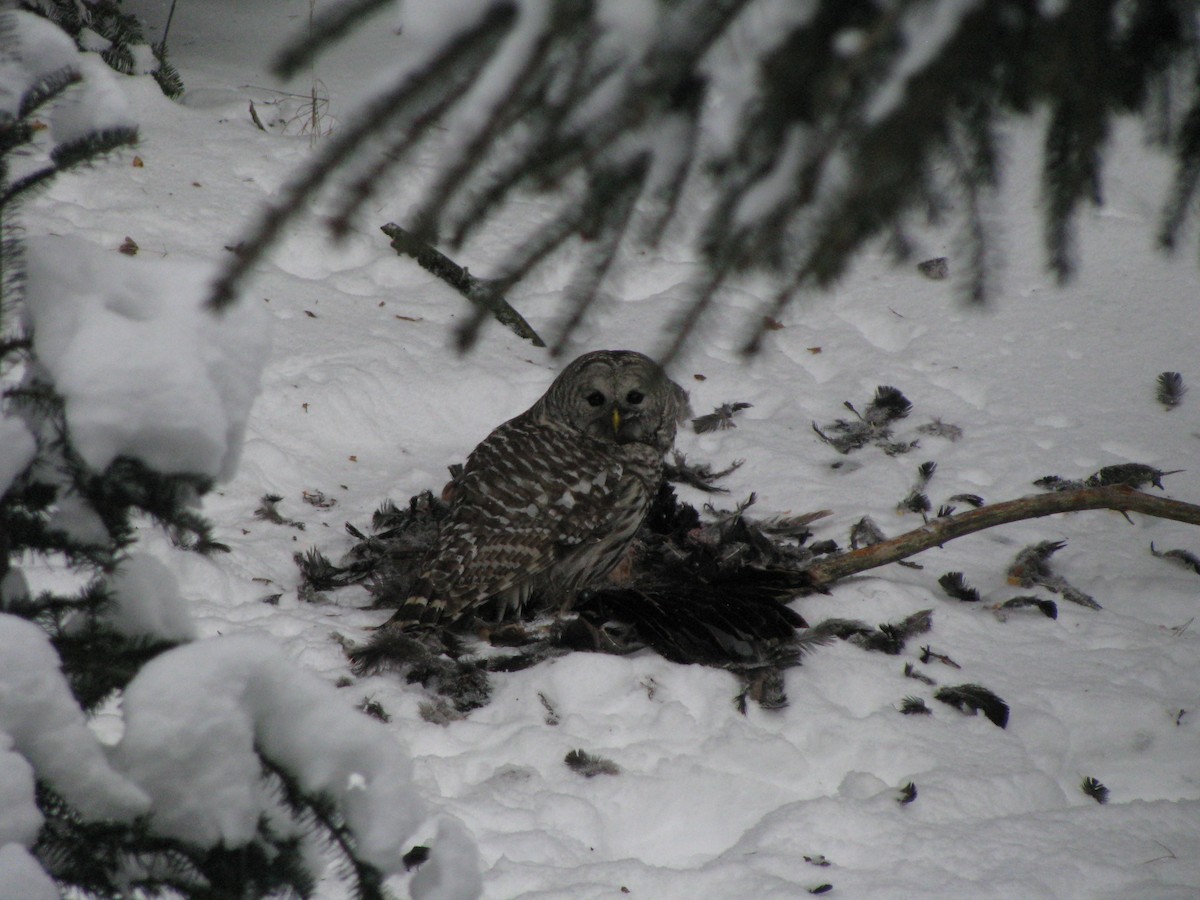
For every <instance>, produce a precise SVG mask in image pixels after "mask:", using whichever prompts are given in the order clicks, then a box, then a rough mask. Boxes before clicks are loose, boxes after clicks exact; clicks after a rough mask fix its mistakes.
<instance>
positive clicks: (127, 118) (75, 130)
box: [50, 54, 137, 143]
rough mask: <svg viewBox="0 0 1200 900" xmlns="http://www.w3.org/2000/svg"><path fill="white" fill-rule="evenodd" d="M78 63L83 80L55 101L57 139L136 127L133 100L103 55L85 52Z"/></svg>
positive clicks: (52, 126)
mask: <svg viewBox="0 0 1200 900" xmlns="http://www.w3.org/2000/svg"><path fill="white" fill-rule="evenodd" d="M76 66H77V67H78V69H79V71H80V72H81V73H82V75H83V83H82V84H81V85H79V86H78V87H76V88H75V89H74V90H71V91H69V92H68V93H67V94H66V95H65V96H64V97H63V99H62V100H60V101H59V102H58V103H57V104H55V106H54V111H53V112H52V113H51V115H50V133H51V134H52V135H53V136H54V139H55V140H56V141H58V142H59V143H67V142H69V141H77V140H80V139H81V138H84V137H87V135H88V134H89V133H91V132H94V131H104V130H107V129H119V128H136V127H137V122H136V121H135V120H134V118H133V114H132V112H131V111H130V109H129V102H128V101H127V100H126V99H125V95H124V94H123V93H122V92H121V88H120V87H119V86H118V84H117V80H116V78H115V76H114V75H113V72H112V70H111V69H110V68H108V66H107V65H106V64H105V63H104V61H103V60H102V59H101V58H100V57H99V56H95V55H92V54H84V55H81V56H80V57H79V59H78V61H77V62H76Z"/></svg>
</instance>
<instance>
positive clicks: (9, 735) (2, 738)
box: [0, 614, 147, 843]
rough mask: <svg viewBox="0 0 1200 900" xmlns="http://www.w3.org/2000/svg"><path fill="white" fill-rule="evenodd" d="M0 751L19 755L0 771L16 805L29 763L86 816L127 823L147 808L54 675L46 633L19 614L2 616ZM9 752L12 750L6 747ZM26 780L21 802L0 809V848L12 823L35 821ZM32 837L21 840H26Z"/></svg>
mask: <svg viewBox="0 0 1200 900" xmlns="http://www.w3.org/2000/svg"><path fill="white" fill-rule="evenodd" d="M0 658H2V659H3V660H4V667H3V668H2V669H0V750H8V751H9V753H10V754H11V751H14V750H15V751H16V753H17V754H19V756H18V757H12V756H11V755H10V756H9V760H8V761H7V763H8V764H5V765H4V766H3V767H0V778H2V779H3V783H4V788H3V794H4V795H5V797H6V799H15V798H13V794H14V793H15V792H16V791H15V788H16V787H17V786H18V783H17V782H14V781H13V772H14V767H13V765H12V764H11V763H12V761H13V760H14V759H15V760H16V762H17V763H18V764H19V765H17V767H16V770H17V773H18V774H17V777H18V778H20V777H21V776H20V769H21V764H23V761H22V760H21V759H20V757H24V760H28V761H29V764H30V765H32V767H33V772H34V773H35V774H36V775H37V777H38V778H40V779H43V780H45V781H46V782H47V783H48V784H49V785H50V786H51V787H52V788H54V790H56V791H57V792H58V793H59V794H61V795H62V796H63V797H64V798H65V799H66V800H67V801H68V802H69V803H72V804H73V805H75V806H76V807H77V808H78V809H79V811H80V813H81V814H82V815H84V816H85V817H88V818H96V819H98V818H112V819H120V820H128V819H131V818H133V817H134V816H135V815H137V814H139V813H142V812H144V811H145V809H146V805H147V798H146V795H145V794H144V793H142V791H140V790H139V789H138V788H137V786H135V785H134V784H132V783H130V782H129V781H128V780H127V779H125V778H124V777H123V776H122V775H121V774H120V773H118V772H117V771H115V770H114V769H113V768H112V767H111V766H110V765H109V763H108V760H107V759H106V758H105V756H104V751H103V750H102V748H101V747H100V744H99V742H98V741H97V740H96V738H95V736H94V735H93V734H92V732H91V731H90V730H89V729H88V726H87V723H86V721H85V719H84V716H83V713H82V712H81V711H80V709H79V707H78V706H77V705H76V704H75V700H74V698H73V697H72V696H71V691H70V688H69V687H68V686H67V682H66V679H65V678H64V677H63V675H62V672H61V671H60V670H59V659H58V654H57V653H56V652H55V650H54V648H53V647H52V646H51V645H50V640H49V638H48V637H47V636H46V633H45V632H44V631H42V629H41V628H39V627H38V626H37V625H34V624H33V623H31V622H27V621H25V620H24V619H19V618H17V617H16V616H11V615H5V614H0ZM9 748H11V749H9ZM32 788H33V785H32V782H31V781H30V782H29V785H28V792H27V797H26V802H27V804H28V806H23V805H22V804H20V803H16V804H13V803H5V804H4V805H3V806H2V807H0V842H10V841H12V840H14V839H15V838H16V835H15V834H13V833H12V832H13V830H14V828H15V826H14V824H13V817H17V818H19V819H25V818H26V817H28V815H29V814H30V813H32V815H34V816H39V817H40V813H38V811H37V807H36V806H34V804H33V790H32ZM34 836H36V828H35V829H34V833H33V834H26V835H25V836H24V837H25V842H26V843H28V842H31V841H32V838H33V837H34Z"/></svg>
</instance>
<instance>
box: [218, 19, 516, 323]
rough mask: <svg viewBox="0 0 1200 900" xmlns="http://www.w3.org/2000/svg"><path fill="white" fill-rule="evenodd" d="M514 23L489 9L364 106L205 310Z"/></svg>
mask: <svg viewBox="0 0 1200 900" xmlns="http://www.w3.org/2000/svg"><path fill="white" fill-rule="evenodd" d="M515 19H516V10H515V9H514V7H513V6H512V4H510V3H499V4H496V5H494V6H492V7H491V8H489V10H488V11H487V13H486V14H485V15H484V16H483V17H482V18H481V19H480V20H479V22H477V23H476V24H475V25H473V26H471V27H470V28H467V29H465V30H464V31H462V32H461V33H460V34H459V35H458V36H457V37H456V38H455V39H454V40H453V41H451V42H450V43H449V44H448V45H447V46H446V47H445V49H444V50H443V51H442V52H441V53H440V54H439V55H438V56H437V57H436V58H435V59H433V60H432V61H431V62H430V63H429V65H428V66H426V67H425V68H424V69H422V70H421V71H419V72H416V73H414V74H413V75H412V76H411V77H410V78H408V79H405V80H404V81H402V82H401V83H400V84H397V85H393V86H391V87H390V88H388V89H386V90H384V91H383V92H381V93H380V94H378V95H376V96H375V97H373V98H372V99H370V100H369V101H367V102H366V104H365V105H364V107H363V108H362V109H360V110H359V114H358V117H357V119H356V120H355V121H354V122H353V123H352V124H350V125H349V126H347V127H345V128H342V129H341V130H339V131H338V132H337V133H336V134H335V135H334V136H333V137H331V138H330V140H328V141H327V142H326V143H325V144H324V147H323V149H322V150H321V152H320V153H318V154H317V156H316V158H315V159H314V160H313V161H312V162H311V163H310V164H309V165H308V166H307V167H305V168H304V169H303V170H301V171H300V173H299V174H297V175H296V176H295V177H294V178H293V179H292V180H291V181H290V182H288V183H287V184H286V185H284V187H283V189H282V190H281V192H280V194H281V199H280V200H279V201H278V202H276V203H275V204H273V205H271V206H269V207H268V208H267V209H266V210H265V211H264V212H263V214H262V215H260V217H259V220H258V222H257V223H255V225H254V226H253V227H252V228H251V230H250V234H249V236H248V237H247V238H246V240H245V241H243V242H242V244H241V245H240V247H239V250H238V253H237V254H236V255H235V256H234V257H233V261H232V262H231V263H230V264H229V265H228V266H226V268H225V271H224V272H222V273H221V275H220V276H219V277H218V279H217V282H216V284H215V285H213V288H212V291H211V293H210V296H209V299H208V305H209V306H210V307H211V308H212V309H222V308H224V307H225V306H228V305H229V304H230V303H232V302H233V301H234V299H235V298H236V296H237V288H238V286H239V284H240V283H241V281H242V279H244V278H245V277H246V276H247V275H248V274H249V272H250V267H251V266H252V265H254V263H255V262H257V261H258V260H259V259H260V258H261V257H262V255H263V254H264V253H266V251H267V249H268V248H269V247H270V246H271V245H272V244H274V242H275V239H276V238H277V237H278V235H279V232H280V230H281V229H282V228H283V226H284V225H285V224H286V223H287V222H289V221H290V220H291V219H292V217H293V216H295V215H296V214H297V213H298V212H299V211H300V210H301V209H302V208H303V206H304V204H305V201H306V200H307V199H308V198H309V197H310V196H312V194H313V193H315V192H316V191H317V190H318V189H319V188H320V187H321V186H322V185H323V184H324V183H325V182H326V180H327V179H328V178H329V177H330V176H331V175H332V173H333V172H334V171H335V170H337V169H339V168H340V167H341V166H342V165H344V164H345V163H346V162H347V161H348V160H349V159H350V157H351V155H352V154H353V153H354V152H355V151H356V150H358V149H360V148H361V147H362V145H363V144H364V143H365V142H366V141H367V140H368V139H369V138H371V137H372V136H374V135H376V134H379V133H381V132H382V131H384V130H385V129H386V128H388V127H390V126H392V125H393V124H394V123H395V122H396V121H398V120H400V119H402V118H403V116H404V115H406V114H407V113H409V112H410V110H411V107H412V105H413V104H414V103H415V102H417V101H419V100H420V99H421V98H422V97H424V96H425V95H427V94H429V93H433V94H434V95H435V96H439V95H440V94H439V91H442V90H443V85H442V84H441V82H442V80H443V79H445V80H449V81H450V82H451V84H452V85H454V84H458V83H461V81H462V78H463V76H462V72H463V71H464V70H465V71H468V72H473V71H476V70H477V69H478V67H479V66H480V65H481V64H482V61H483V60H485V59H487V58H488V57H489V56H490V55H491V54H492V52H494V50H495V48H496V47H497V46H498V45H499V43H500V42H501V41H502V40H503V39H504V37H505V35H506V34H507V33H508V30H509V29H510V28H511V27H512V25H513V22H514V21H515ZM443 93H444V92H443Z"/></svg>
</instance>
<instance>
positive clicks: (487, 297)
mask: <svg viewBox="0 0 1200 900" xmlns="http://www.w3.org/2000/svg"><path fill="white" fill-rule="evenodd" d="M379 230H380V231H382V232H383V233H384V234H386V235H387V236H388V237H389V238H391V239H392V249H393V250H395V251H396V252H397V253H399V254H401V255H402V256H411V257H412V258H413V259H415V260H416V261H417V265H419V266H420V267H421V268H422V269H424V270H425V271H427V272H429V273H430V274H432V275H436V276H437V277H438V278H440V279H441V280H442V281H444V282H446V284H448V285H450V287H452V288H454V289H455V290H456V291H458V292H459V293H460V294H462V295H463V296H464V297H466V298H467V299H468V300H470V301H471V302H472V303H474V304H475V305H476V306H478V307H481V308H483V309H485V310H486V311H487V312H489V313H491V315H492V316H493V317H494V318H495V319H496V321H498V322H500V323H501V324H502V325H504V326H505V327H507V328H509V329H510V330H511V331H512V332H513V333H514V334H516V335H517V336H518V337H523V338H525V340H527V341H531V342H532V343H533V346H535V347H545V346H546V343H545V341H543V340H542V339H541V338H540V337H539V336H538V333H537V332H536V331H534V330H533V327H532V326H531V325H530V324H529V323H528V322H526V321H525V318H524V317H523V316H522V315H521V314H520V313H519V312H517V311H516V310H515V309H513V308H512V306H510V305H509V303H508V301H507V300H505V299H504V298H503V297H502V296H500V290H499V288H498V287H497V285H496V283H495V282H492V281H487V280H485V279H483V278H476V277H475V276H474V275H472V274H471V273H470V272H468V271H467V270H466V267H464V266H460V265H459V264H458V263H456V262H455V261H454V260H452V259H450V257H448V256H446V254H444V253H442V252H441V251H440V250H438V249H437V248H436V247H434V246H432V245H431V244H427V243H426V242H425V241H422V240H419V239H418V238H415V237H413V235H412V234H410V233H409V232H407V231H405V230H404V229H403V228H401V227H400V226H399V225H397V224H396V223H394V222H388V223H387V224H386V225H383V226H380V229H379Z"/></svg>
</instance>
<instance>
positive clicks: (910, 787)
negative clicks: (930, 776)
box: [896, 781, 917, 806]
mask: <svg viewBox="0 0 1200 900" xmlns="http://www.w3.org/2000/svg"><path fill="white" fill-rule="evenodd" d="M916 799H917V786H916V785H915V784H913V783H912V782H911V781H909V782H907V783H906V784H903V785H901V787H900V795H899V796H898V797H897V798H896V802H897V803H899V804H900V805H901V806H907V805H908V804H910V803H912V802H913V801H914V800H916Z"/></svg>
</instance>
